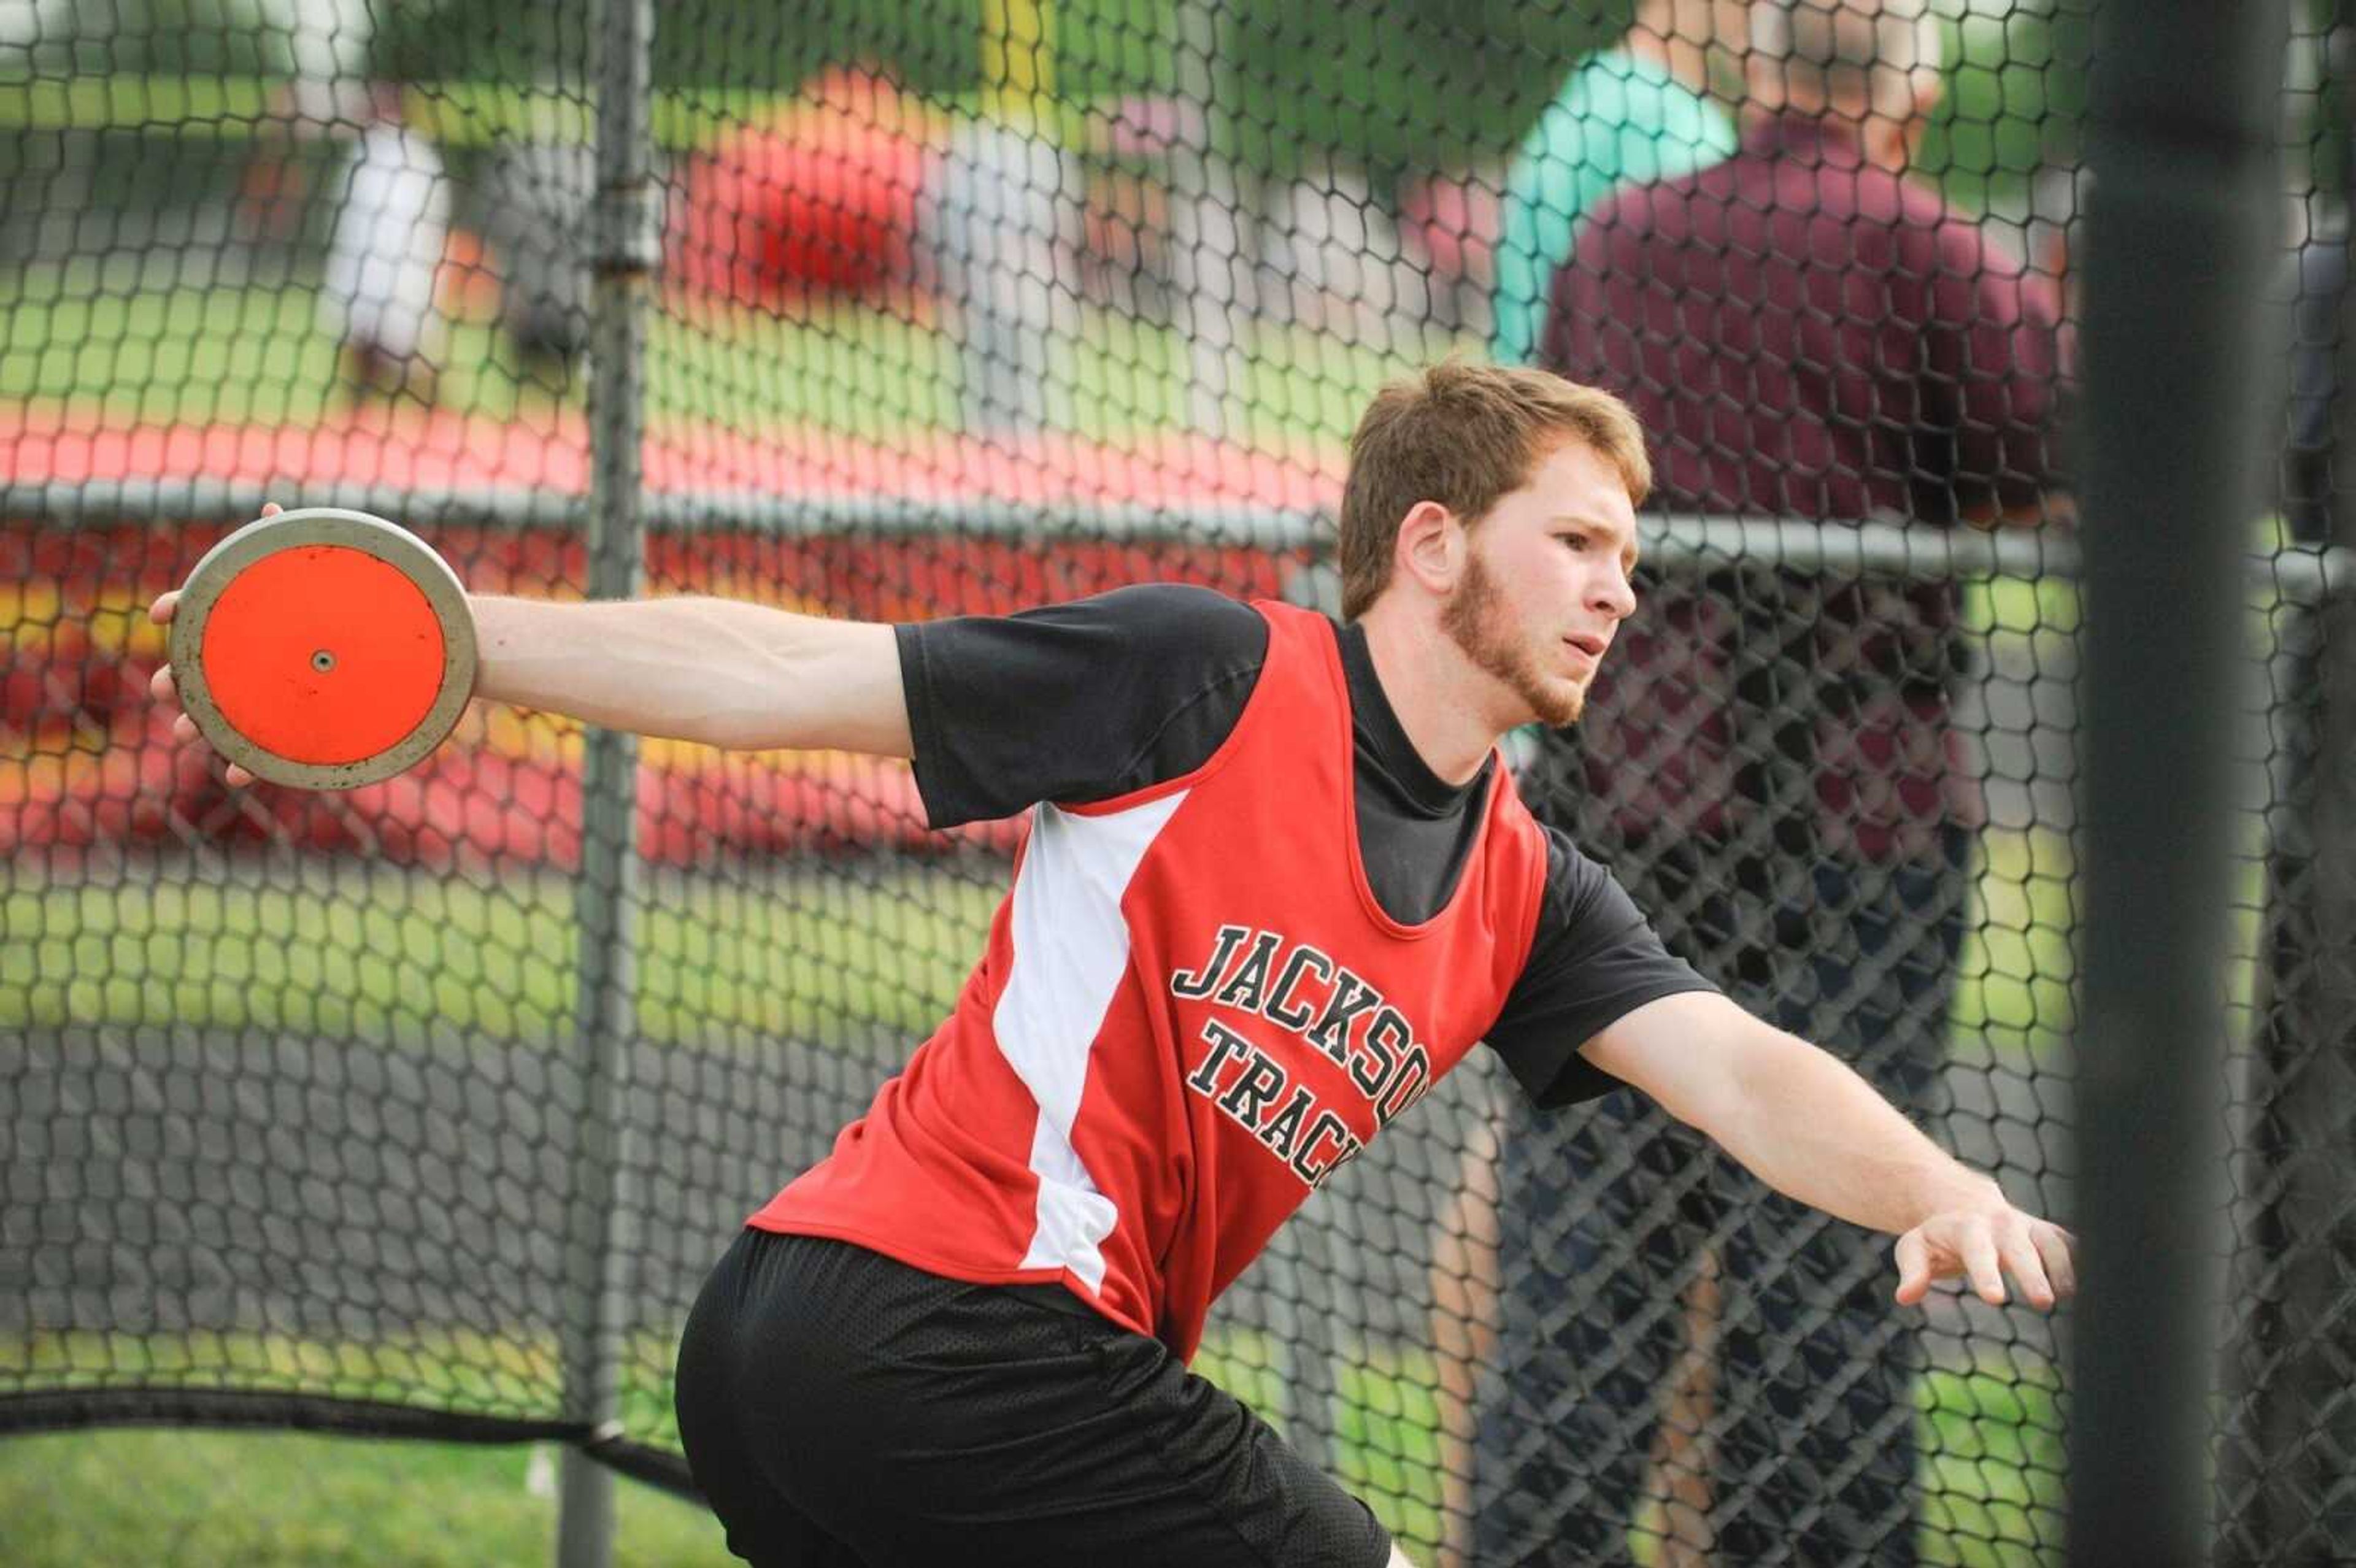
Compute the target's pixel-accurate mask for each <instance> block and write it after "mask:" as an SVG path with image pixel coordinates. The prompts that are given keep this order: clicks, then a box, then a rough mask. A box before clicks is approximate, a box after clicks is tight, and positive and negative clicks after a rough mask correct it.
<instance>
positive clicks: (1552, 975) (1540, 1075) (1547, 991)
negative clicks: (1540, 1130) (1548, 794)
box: [1487, 827, 1718, 1107]
mask: <svg viewBox="0 0 2356 1568" xmlns="http://www.w3.org/2000/svg"><path fill="white" fill-rule="evenodd" d="M1546 835H1547V888H1546V898H1545V901H1544V903H1543V904H1542V905H1541V907H1540V909H1539V912H1538V928H1537V934H1536V935H1535V936H1534V937H1533V938H1532V940H1531V943H1530V955H1529V958H1528V959H1527V961H1526V962H1525V963H1524V964H1523V965H1522V975H1521V978H1520V979H1519V980H1517V981H1515V984H1514V988H1513V990H1512V992H1511V993H1510V994H1509V995H1508V996H1507V997H1506V998H1505V1009H1504V1010H1503V1011H1502V1012H1500V1013H1499V1014H1498V1015H1497V1021H1496V1022H1495V1023H1494V1024H1493V1025H1491V1026H1490V1029H1489V1033H1488V1037H1487V1039H1488V1044H1489V1047H1490V1049H1491V1050H1493V1051H1496V1052H1497V1054H1498V1055H1500V1056H1502V1057H1504V1058H1505V1065H1506V1066H1507V1067H1508V1068H1509V1069H1511V1070H1512V1072H1513V1074H1514V1078H1515V1082H1517V1083H1520V1084H1521V1086H1522V1090H1523V1092H1524V1093H1526V1094H1528V1095H1529V1096H1530V1098H1531V1099H1532V1100H1534V1101H1536V1102H1537V1104H1540V1105H1544V1106H1549V1107H1551V1106H1557V1105H1569V1104H1577V1103H1578V1102H1580V1101H1581V1100H1591V1099H1594V1098H1595V1097H1596V1096H1598V1095H1600V1094H1604V1093H1609V1092H1611V1091H1612V1090H1613V1089H1615V1088H1617V1087H1619V1083H1620V1081H1619V1080H1618V1079H1616V1078H1614V1077H1612V1075H1611V1074H1610V1073H1608V1072H1604V1071H1603V1070H1602V1069H1601V1068H1599V1067H1596V1066H1594V1065H1592V1064H1591V1063H1590V1062H1589V1061H1588V1060H1587V1059H1586V1058H1585V1057H1584V1056H1582V1055H1580V1047H1581V1046H1583V1045H1585V1044H1586V1043H1587V1042H1588V1041H1589V1040H1592V1039H1594V1038H1595V1036H1596V1035H1597V1034H1599V1033H1601V1031H1602V1030H1603V1029H1607V1028H1609V1027H1610V1026H1611V1025H1612V1023H1614V1022H1615V1021H1617V1020H1618V1019H1622V1018H1623V1017H1625V1016H1626V1015H1627V1014H1629V1013H1632V1012H1633V1011H1635V1010H1636V1009H1637V1008H1641V1007H1643V1006H1644V1004H1645V1003H1647V1002H1655V1001H1658V1000H1660V999H1661V998H1662V997H1674V996H1676V995H1677V994H1679V993H1680V992H1685V991H1715V990H1717V989H1718V987H1715V986H1713V985H1711V984H1710V983H1709V982H1708V980H1705V979H1703V978H1702V976H1700V974H1698V973H1697V971H1696V970H1695V969H1694V967H1693V966H1692V965H1689V964H1687V962H1686V961H1685V960H1684V959H1682V958H1679V957H1677V956H1676V955H1674V954H1672V953H1671V952H1669V950H1668V949H1667V948H1666V947H1665V946H1664V945H1663V944H1662V943H1661V939H1660V937H1659V936H1658V935H1656V934H1655V933H1654V931H1653V928H1652V925H1651V924H1650V923H1648V922H1647V921H1646V920H1645V919H1644V915H1643V913H1642V912H1639V911H1638V910H1637V908H1636V903H1635V901H1634V900H1633V899H1631V898H1630V897H1629V896H1628V893H1627V891H1626V890H1625V889H1623V888H1622V887H1621V885H1620V884H1619V883H1618V882H1617V881H1615V880H1613V879H1612V873H1611V872H1609V871H1607V870H1605V869H1603V868H1602V867H1601V866H1599V865H1597V864H1596V863H1595V862H1594V861H1592V860H1590V859H1588V858H1587V857H1586V856H1584V855H1582V854H1580V852H1579V850H1578V848H1577V847H1575V846H1574V845H1573V844H1572V843H1571V842H1570V840H1569V839H1568V838H1566V837H1563V835H1562V834H1561V833H1559V832H1558V831H1557V830H1556V829H1554V828H1551V827H1549V828H1547V830H1546Z"/></svg>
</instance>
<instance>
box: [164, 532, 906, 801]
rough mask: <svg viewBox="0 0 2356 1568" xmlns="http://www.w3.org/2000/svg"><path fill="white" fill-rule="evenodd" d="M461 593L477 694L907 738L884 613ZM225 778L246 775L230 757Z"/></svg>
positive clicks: (740, 731) (811, 741)
mask: <svg viewBox="0 0 2356 1568" xmlns="http://www.w3.org/2000/svg"><path fill="white" fill-rule="evenodd" d="M278 509H279V508H278V507H275V506H268V507H263V508H262V516H264V517H270V516H273V515H274V514H275V513H276V512H277V511H278ZM179 597H180V596H179V595H178V594H177V592H173V593H166V594H164V595H163V596H162V597H161V598H159V599H157V600H156V601H155V604H154V605H153V606H152V607H151V608H150V609H149V611H148V615H149V618H150V619H152V620H154V621H155V622H156V623H158V624H168V623H169V622H170V621H171V619H172V616H173V614H174V613H175V612H176V610H177V608H178V604H179ZM466 603H467V607H468V609H469V610H470V611H471V612H472V613H473V615H474V619H475V630H476V640H477V647H478V651H479V656H480V657H479V661H478V664H477V673H476V680H475V695H476V696H477V697H479V698H482V699H485V700H487V701H491V702H508V703H513V704H515V705H517V706H519V707H523V708H536V709H541V710H543V711H546V712H550V713H562V714H564V715H566V716H567V717H570V718H573V719H579V720H584V722H587V723H591V724H597V725H602V726H604V727H605V728H607V729H613V730H626V731H632V732H634V733H637V734H640V735H661V736H667V737H669V738H670V739H673V740H680V741H700V742H702V743H703V744H706V745H712V746H723V747H728V748H731V749H734V750H740V751H766V750H769V749H772V748H778V747H794V748H804V749H829V750H835V749H839V750H843V751H851V752H870V753H872V754H874V755H877V756H889V757H905V756H907V755H909V754H910V752H911V751H912V750H913V742H912V741H910V739H909V729H908V708H907V701H906V699H905V696H904V695H903V693H902V690H901V686H900V651H899V645H898V642H897V639H896V638H895V637H894V635H893V631H892V628H891V627H889V626H886V625H880V624H873V623H864V622H857V621H835V620H829V619H826V618H824V617H822V616H815V615H797V614H793V613H789V612H787V611H784V610H772V609H769V608H767V607H766V606H764V605H759V604H747V603H741V602H738V601H734V600H727V599H700V598H699V599H691V598H680V599H640V600H631V601H627V602H624V603H585V604H584V603H551V602H548V601H544V600H536V599H501V598H491V597H487V596H483V595H469V596H468V599H467V602H466ZM152 688H153V690H154V692H155V698H156V699H157V700H158V701H162V702H177V700H178V699H179V692H178V688H177V686H176V685H175V684H174V682H173V679H172V671H171V667H169V666H168V665H167V666H166V667H163V668H161V669H159V670H157V671H156V672H155V679H154V681H153V683H152ZM173 728H174V732H175V733H176V734H177V736H178V737H179V738H180V739H181V740H182V741H188V742H194V741H197V739H198V734H197V727H196V724H195V722H194V720H190V719H189V718H188V717H187V715H186V714H185V713H184V714H182V715H181V716H180V717H179V718H178V720H177V721H176V722H175V724H174V726H173ZM229 782H230V784H238V785H243V784H250V783H252V774H251V773H247V772H246V771H245V770H244V769H243V768H240V767H235V766H232V767H231V768H230V770H229Z"/></svg>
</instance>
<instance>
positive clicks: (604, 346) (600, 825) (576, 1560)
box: [556, 0, 661, 1568]
mask: <svg viewBox="0 0 2356 1568" xmlns="http://www.w3.org/2000/svg"><path fill="white" fill-rule="evenodd" d="M597 13H598V20H597V27H596V33H595V43H594V48H596V49H597V50H598V55H597V68H596V69H597V197H596V209H595V230H594V233H595V239H594V244H595V253H594V269H595V283H594V292H593V293H592V295H591V300H590V310H591V323H590V356H591V357H590V366H589V431H590V435H589V440H590V462H591V474H592V477H591V481H590V496H589V516H588V519H587V528H586V533H587V539H588V578H589V581H588V589H589V596H590V598H592V599H626V598H631V597H634V596H635V595H636V594H637V592H639V591H640V589H641V587H642V586H643V583H644V581H645V573H646V565H645V562H646V550H645V540H644V528H643V526H642V519H641V511H642V502H643V499H644V496H643V494H642V491H641V475H640V472H639V469H640V459H639V436H640V432H641V429H642V427H643V424H644V406H643V405H644V401H645V360H646V302H647V292H648V282H649V280H650V279H651V277H652V276H653V273H654V269H655V265H656V262H657V261H658V260H659V243H660V234H661V227H660V224H659V220H658V214H657V194H656V189H655V185H654V179H653V170H652V156H651V141H650V138H649V133H648V127H649V118H650V109H651V99H652V92H653V80H652V75H653V73H652V65H651V59H652V53H653V45H654V5H653V0H600V4H599V5H598V6H597ZM637 757H638V751H637V737H636V736H635V735H626V734H621V733H618V732H616V731H607V730H602V729H593V730H591V731H589V734H588V738H587V748H586V755H585V758H584V764H583V772H582V784H581V790H582V802H581V809H582V836H581V872H580V878H579V882H578V885H577V891H576V895H575V905H574V908H575V914H576V918H577V921H578V924H579V928H580V965H581V978H580V997H579V1001H578V1004H577V1008H576V1018H577V1022H578V1037H577V1038H578V1040H579V1042H580V1055H579V1059H578V1061H579V1066H580V1072H581V1097H582V1104H581V1116H582V1121H581V1125H580V1127H579V1128H578V1129H577V1130H576V1133H575V1141H574V1144H573V1168H572V1172H571V1176H572V1190H571V1193H570V1199H569V1202H568V1204H567V1208H566V1225H565V1254H564V1261H565V1267H564V1291H565V1299H564V1301H563V1303H562V1317H561V1321H562V1323H563V1325H564V1328H563V1335H564V1344H563V1347H562V1363H563V1375H564V1410H565V1414H566V1416H567V1418H568V1419H570V1420H573V1421H577V1422H580V1423H582V1424H584V1425H585V1426H586V1427H587V1428H588V1430H589V1433H590V1440H591V1441H592V1442H595V1441H597V1440H599V1439H602V1438H605V1437H608V1436H614V1435H619V1432H620V1424H619V1419H618V1417H619V1412H620V1393H621V1387H620V1384H621V1370H622V1360H623V1355H624V1349H625V1347H624V1345H623V1333H624V1329H625V1326H626V1322H627V1319H628V1312H629V1293H628V1284H629V1278H630V1272H629V1271H630V1260H631V1257H632V1255H633V1253H634V1251H635V1240H634V1237H633V1236H632V1234H631V1232H630V1212H631V1211H630V1208H629V1204H628V1202H627V1196H628V1195H627V1194H626V1191H625V1190H624V1187H623V1182H624V1178H625V1175H626V1171H627V1168H628V1150H627V1149H626V1147H625V1136H624V1135H625V1132H626V1128H625V1127H624V1125H623V1120H622V1108H623V1095H624V1091H625V1090H626V1087H627V1077H628V1071H629V1055H628V1053H629V1049H630V1040H631V1036H632V1035H633V1034H634V1033H635V1032H636V1018H635V1009H634V1008H633V1004H632V996H633V989H634V986H633V980H634V965H633V963H632V944H633V938H634V931H633V926H634V923H635V922H634V915H635V912H636V909H637V891H636V883H637ZM613 1538H614V1476H613V1472H612V1471H611V1470H609V1469H607V1468H606V1467H605V1466H603V1465H601V1464H599V1463H598V1462H597V1461H596V1460H595V1459H594V1458H593V1457H591V1456H590V1455H589V1454H588V1452H587V1451H585V1450H584V1449H583V1448H579V1447H570V1448H567V1449H566V1450H565V1451H564V1456H563V1463H562V1479H561V1484H560V1487H559V1495H558V1504H557V1530H556V1561H557V1563H558V1568H604V1565H605V1563H609V1562H610V1561H611V1560H612V1557H613Z"/></svg>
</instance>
